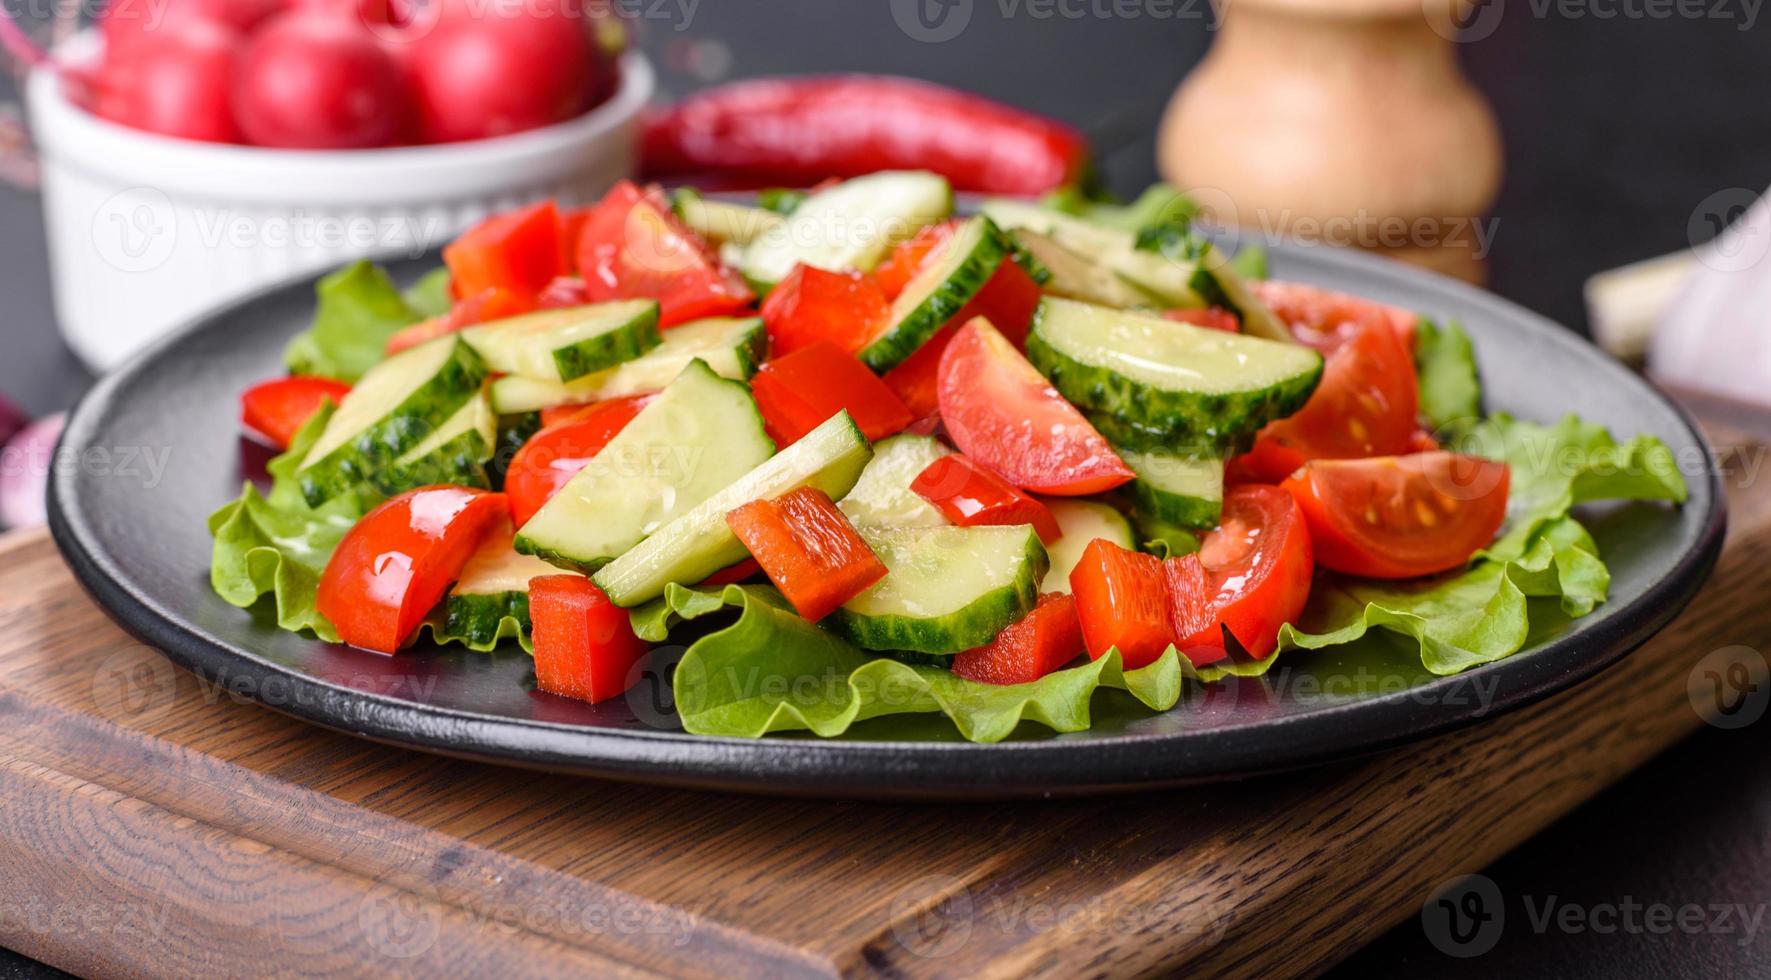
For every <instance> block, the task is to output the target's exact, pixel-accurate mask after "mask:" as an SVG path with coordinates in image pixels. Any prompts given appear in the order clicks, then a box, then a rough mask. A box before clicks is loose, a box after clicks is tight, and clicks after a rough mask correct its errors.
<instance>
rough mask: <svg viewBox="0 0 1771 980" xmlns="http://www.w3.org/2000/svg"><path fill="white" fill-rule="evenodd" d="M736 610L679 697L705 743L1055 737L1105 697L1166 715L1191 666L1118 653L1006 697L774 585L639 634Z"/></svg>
mask: <svg viewBox="0 0 1771 980" xmlns="http://www.w3.org/2000/svg"><path fill="white" fill-rule="evenodd" d="M727 608H735V609H737V610H738V618H737V619H736V621H734V622H733V623H731V624H730V625H729V626H726V627H724V628H722V629H718V630H716V631H714V632H711V633H708V634H706V635H704V636H702V637H701V638H699V639H697V640H695V641H694V643H692V644H691V645H690V646H689V648H688V649H687V651H685V652H684V654H683V658H682V660H681V661H680V662H679V663H678V664H677V667H676V672H675V675H674V680H673V692H674V696H675V700H676V708H677V713H678V714H679V715H680V716H681V718H682V721H683V727H684V728H685V729H686V730H688V731H689V732H692V733H695V734H699V735H728V736H738V737H746V738H758V737H761V736H763V735H767V734H769V733H770V732H782V731H798V730H804V731H810V732H812V733H813V734H816V735H821V736H825V737H831V736H835V735H841V734H843V733H844V732H846V731H848V730H849V728H850V727H851V726H853V725H854V724H856V723H858V722H862V721H866V720H868V719H872V718H880V717H884V716H887V715H900V714H929V713H936V712H939V713H942V714H945V715H946V716H947V717H948V718H950V719H951V720H952V721H953V724H954V726H955V727H956V728H957V729H958V730H959V733H960V734H961V735H962V736H964V737H965V738H967V739H969V740H971V741H974V742H997V741H1001V740H1002V739H1004V738H1007V737H1008V736H1009V735H1010V734H1012V733H1013V732H1014V731H1015V729H1016V728H1017V727H1018V726H1019V725H1020V724H1021V723H1022V722H1023V721H1032V722H1037V723H1039V724H1042V725H1044V726H1046V727H1048V728H1050V729H1052V730H1053V731H1058V732H1075V731H1082V730H1084V729H1086V728H1088V727H1089V723H1090V721H1089V703H1090V701H1091V699H1092V698H1093V695H1094V693H1095V691H1096V690H1098V689H1100V688H1102V687H1108V688H1116V689H1119V690H1123V691H1126V692H1128V693H1129V694H1131V695H1132V696H1133V697H1134V698H1137V699H1138V700H1139V701H1140V702H1142V703H1143V704H1144V705H1145V706H1147V707H1149V708H1151V709H1153V710H1156V711H1166V710H1168V709H1169V708H1171V707H1173V706H1174V705H1175V703H1176V702H1177V701H1178V700H1179V699H1180V694H1181V685H1182V682H1183V681H1184V679H1185V678H1186V677H1187V676H1189V675H1190V674H1191V667H1190V665H1187V664H1186V661H1185V660H1184V659H1183V658H1181V657H1180V656H1179V655H1178V654H1177V653H1176V652H1175V651H1174V650H1173V649H1170V650H1168V651H1167V652H1166V653H1164V654H1163V656H1162V657H1161V658H1160V659H1158V660H1157V661H1156V662H1155V663H1153V664H1151V665H1150V666H1148V667H1144V668H1141V669H1139V670H1133V671H1127V670H1124V669H1122V667H1121V664H1120V660H1119V654H1118V653H1117V652H1109V653H1108V655H1107V656H1105V657H1102V658H1101V659H1100V660H1095V661H1090V662H1088V663H1086V664H1083V665H1081V666H1077V667H1071V668H1068V669H1065V670H1060V671H1057V672H1055V673H1052V674H1049V675H1047V676H1046V677H1043V678H1041V679H1040V680H1038V681H1035V682H1033V683H1031V684H1017V685H1010V686H997V685H992V684H980V683H977V682H975V681H968V680H965V679H964V678H961V677H957V676H955V675H954V674H952V673H951V672H949V671H948V670H946V669H945V668H942V667H933V666H912V665H909V664H904V663H900V662H898V661H896V660H890V659H881V658H879V657H878V656H877V655H875V654H871V653H866V652H863V651H861V650H858V649H856V648H855V647H853V646H850V645H849V644H848V643H847V642H845V641H844V640H842V639H841V638H839V637H837V636H836V635H835V634H832V633H829V632H827V631H825V630H823V629H820V628H819V627H817V626H816V625H814V624H812V623H808V622H806V621H805V620H804V619H802V618H800V617H799V616H798V615H797V614H796V613H794V612H793V610H792V608H791V607H789V606H788V605H787V603H786V601H785V600H783V599H782V598H781V597H780V595H779V593H776V592H775V591H774V590H773V589H770V588H767V587H764V586H739V585H733V586H727V587H726V588H725V589H724V590H723V591H721V592H717V593H716V592H702V591H697V590H694V589H685V588H681V587H677V586H673V587H671V588H670V589H668V590H667V591H666V593H665V595H664V597H663V598H662V599H658V600H655V601H654V602H652V603H649V604H647V605H645V606H642V607H640V608H639V609H636V610H634V612H633V613H632V620H633V623H634V627H635V630H636V632H638V633H639V634H640V635H641V636H642V637H643V638H645V639H648V640H651V641H653V642H657V641H658V640H659V639H661V638H662V637H663V636H665V635H666V634H667V633H668V632H669V630H670V629H671V628H672V627H674V626H676V625H677V624H680V623H683V622H686V621H689V620H694V619H700V618H702V617H705V616H709V615H712V614H714V613H717V612H719V611H721V610H723V609H727Z"/></svg>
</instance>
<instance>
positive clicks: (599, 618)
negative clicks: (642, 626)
mask: <svg viewBox="0 0 1771 980" xmlns="http://www.w3.org/2000/svg"><path fill="white" fill-rule="evenodd" d="M529 620H530V625H531V629H532V630H533V634H534V638H535V686H536V687H538V688H540V689H541V690H543V691H546V692H547V693H549V694H558V695H560V696H561V697H567V698H577V699H578V700H580V701H589V702H590V703H591V704H596V703H598V702H599V701H607V700H609V699H610V698H613V697H617V696H619V695H621V694H624V693H626V692H627V689H628V688H630V687H632V686H633V685H634V684H635V683H637V682H638V681H639V678H640V675H639V673H638V672H637V671H635V670H634V669H633V667H634V665H635V664H637V663H639V661H640V658H641V657H644V656H645V655H646V643H645V641H644V640H642V639H640V638H639V637H638V636H636V635H634V632H633V624H632V622H631V621H630V620H629V619H628V616H627V610H625V609H622V608H621V607H620V606H617V605H615V604H614V603H613V602H610V601H609V597H608V596H607V595H606V594H604V592H603V590H602V589H599V588H597V587H596V585H595V584H593V583H592V582H591V581H590V579H587V578H585V577H584V576H582V575H543V576H541V577H539V578H533V579H530V580H529Z"/></svg>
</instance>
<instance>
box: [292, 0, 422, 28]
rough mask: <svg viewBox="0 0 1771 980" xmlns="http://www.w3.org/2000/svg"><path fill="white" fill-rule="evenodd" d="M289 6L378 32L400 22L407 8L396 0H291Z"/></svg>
mask: <svg viewBox="0 0 1771 980" xmlns="http://www.w3.org/2000/svg"><path fill="white" fill-rule="evenodd" d="M289 8H290V9H292V10H299V11H302V12H304V13H315V14H323V15H329V16H333V17H337V18H339V19H341V20H344V21H346V22H350V21H356V22H358V23H361V24H364V25H366V26H367V27H368V28H369V29H370V30H371V31H374V32H376V33H377V34H379V33H380V31H379V29H380V28H384V27H392V26H393V25H395V24H398V23H399V22H400V20H401V14H402V13H404V9H405V8H404V5H396V4H395V2H394V0H289Z"/></svg>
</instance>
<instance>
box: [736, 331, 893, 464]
mask: <svg viewBox="0 0 1771 980" xmlns="http://www.w3.org/2000/svg"><path fill="white" fill-rule="evenodd" d="M750 391H751V394H753V395H755V396H756V407H757V408H758V409H760V410H761V411H762V414H763V422H764V424H765V425H766V426H767V427H768V430H769V437H770V438H771V439H774V440H775V442H776V444H778V445H780V446H781V447H782V448H786V447H787V446H790V445H792V444H793V443H795V442H798V441H799V440H800V439H802V438H804V436H805V434H806V433H808V432H810V431H812V430H813V429H815V428H817V427H818V426H820V425H822V424H823V423H824V422H825V421H826V420H827V419H829V418H830V417H831V416H832V415H835V414H836V413H837V412H840V411H842V410H844V409H847V410H848V413H849V417H850V418H852V419H854V420H855V424H856V425H858V426H860V427H861V433H862V434H863V435H865V436H866V437H867V438H869V439H884V438H885V437H886V436H889V435H892V434H894V433H897V432H902V431H904V427H905V426H907V425H909V424H910V423H911V422H912V421H913V420H912V419H911V417H910V410H909V409H907V408H905V407H904V403H903V402H901V401H899V400H898V396H897V395H894V394H892V389H890V388H887V387H886V386H885V382H883V381H881V380H879V376H878V375H876V374H874V373H873V372H872V371H870V370H868V368H867V365H865V364H862V363H861V362H860V361H858V360H856V359H855V358H854V357H853V356H852V355H849V354H845V353H843V352H842V351H841V350H838V349H837V347H836V346H835V345H834V344H831V343H828V342H826V341H819V342H818V343H816V344H813V345H812V346H810V347H802V348H800V349H799V350H797V351H794V352H793V353H791V354H789V355H787V356H786V357H778V358H776V359H775V360H772V361H769V362H768V363H766V364H764V365H763V366H762V367H761V368H760V369H758V370H757V372H756V376H755V377H753V378H751V379H750Z"/></svg>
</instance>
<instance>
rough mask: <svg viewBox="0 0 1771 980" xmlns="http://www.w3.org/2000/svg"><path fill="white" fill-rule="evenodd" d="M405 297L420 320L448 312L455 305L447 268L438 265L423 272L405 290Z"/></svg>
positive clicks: (407, 303)
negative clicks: (410, 286) (409, 287)
mask: <svg viewBox="0 0 1771 980" xmlns="http://www.w3.org/2000/svg"><path fill="white" fill-rule="evenodd" d="M405 299H406V305H407V306H410V307H411V308H412V312H414V313H416V314H418V318H419V319H421V320H428V319H430V318H431V317H433V316H442V315H443V314H445V313H447V312H449V310H450V309H451V308H453V307H454V306H455V297H454V295H453V294H451V293H450V292H449V270H448V269H447V268H443V267H438V268H435V269H432V270H430V271H429V272H427V273H425V274H424V275H423V276H422V277H420V278H419V280H418V281H417V282H415V283H413V284H412V288H411V289H408V290H406V292H405Z"/></svg>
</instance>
